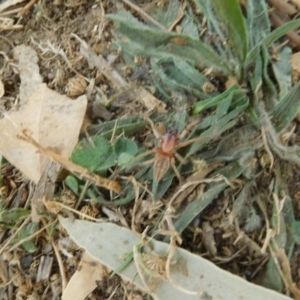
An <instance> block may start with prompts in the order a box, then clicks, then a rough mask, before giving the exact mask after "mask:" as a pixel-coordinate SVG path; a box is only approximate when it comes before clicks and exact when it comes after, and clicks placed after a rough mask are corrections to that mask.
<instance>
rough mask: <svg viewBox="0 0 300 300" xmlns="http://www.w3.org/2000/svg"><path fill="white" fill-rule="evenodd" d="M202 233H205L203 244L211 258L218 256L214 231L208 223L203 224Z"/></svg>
mask: <svg viewBox="0 0 300 300" xmlns="http://www.w3.org/2000/svg"><path fill="white" fill-rule="evenodd" d="M202 232H203V242H204V246H205V248H206V250H207V251H208V252H209V254H210V255H211V256H213V257H214V256H216V255H217V248H216V242H215V237H214V233H215V231H214V229H213V228H212V227H211V226H210V224H209V223H208V222H203V224H202Z"/></svg>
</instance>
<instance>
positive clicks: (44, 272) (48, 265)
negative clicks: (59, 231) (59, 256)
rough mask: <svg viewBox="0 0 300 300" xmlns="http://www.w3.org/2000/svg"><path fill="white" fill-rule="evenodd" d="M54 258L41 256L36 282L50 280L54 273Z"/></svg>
mask: <svg viewBox="0 0 300 300" xmlns="http://www.w3.org/2000/svg"><path fill="white" fill-rule="evenodd" d="M52 264H53V257H51V256H45V255H43V256H41V257H40V264H39V268H38V272H37V275H36V282H40V281H44V280H48V279H49V277H50V274H51V271H52Z"/></svg>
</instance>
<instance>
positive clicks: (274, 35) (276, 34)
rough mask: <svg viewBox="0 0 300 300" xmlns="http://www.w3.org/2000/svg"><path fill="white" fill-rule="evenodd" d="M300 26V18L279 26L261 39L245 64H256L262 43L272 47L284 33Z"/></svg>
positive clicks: (247, 65)
mask: <svg viewBox="0 0 300 300" xmlns="http://www.w3.org/2000/svg"><path fill="white" fill-rule="evenodd" d="M299 26H300V19H297V20H293V21H290V22H288V23H285V24H284V25H282V26H280V27H279V28H277V29H275V30H273V31H272V32H271V33H269V34H268V35H267V36H266V37H265V38H264V39H262V40H261V41H260V43H258V44H257V45H256V46H255V47H254V48H253V49H252V50H251V51H250V52H249V53H248V55H247V59H246V62H245V66H246V67H247V68H248V67H249V66H250V65H252V64H254V63H255V61H256V58H257V53H258V52H257V49H258V48H259V47H260V46H261V45H265V46H266V47H270V46H271V45H272V44H273V43H274V42H276V41H277V40H278V39H279V38H281V37H282V36H283V35H285V34H287V33H288V32H289V31H291V30H294V29H296V28H297V27H299Z"/></svg>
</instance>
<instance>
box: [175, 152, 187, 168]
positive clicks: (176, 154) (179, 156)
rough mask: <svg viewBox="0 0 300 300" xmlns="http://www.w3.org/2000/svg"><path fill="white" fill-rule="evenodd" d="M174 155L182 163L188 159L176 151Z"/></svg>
mask: <svg viewBox="0 0 300 300" xmlns="http://www.w3.org/2000/svg"><path fill="white" fill-rule="evenodd" d="M174 155H175V157H176V158H177V159H178V160H179V162H180V163H181V164H182V165H185V164H186V163H187V161H186V160H185V159H184V158H183V157H182V156H181V155H180V154H179V153H177V152H175V154H174Z"/></svg>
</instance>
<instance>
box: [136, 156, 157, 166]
mask: <svg viewBox="0 0 300 300" xmlns="http://www.w3.org/2000/svg"><path fill="white" fill-rule="evenodd" d="M153 162H154V158H152V159H150V160H146V161H144V162H142V163H140V164H139V166H147V165H150V164H152V163H153Z"/></svg>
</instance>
